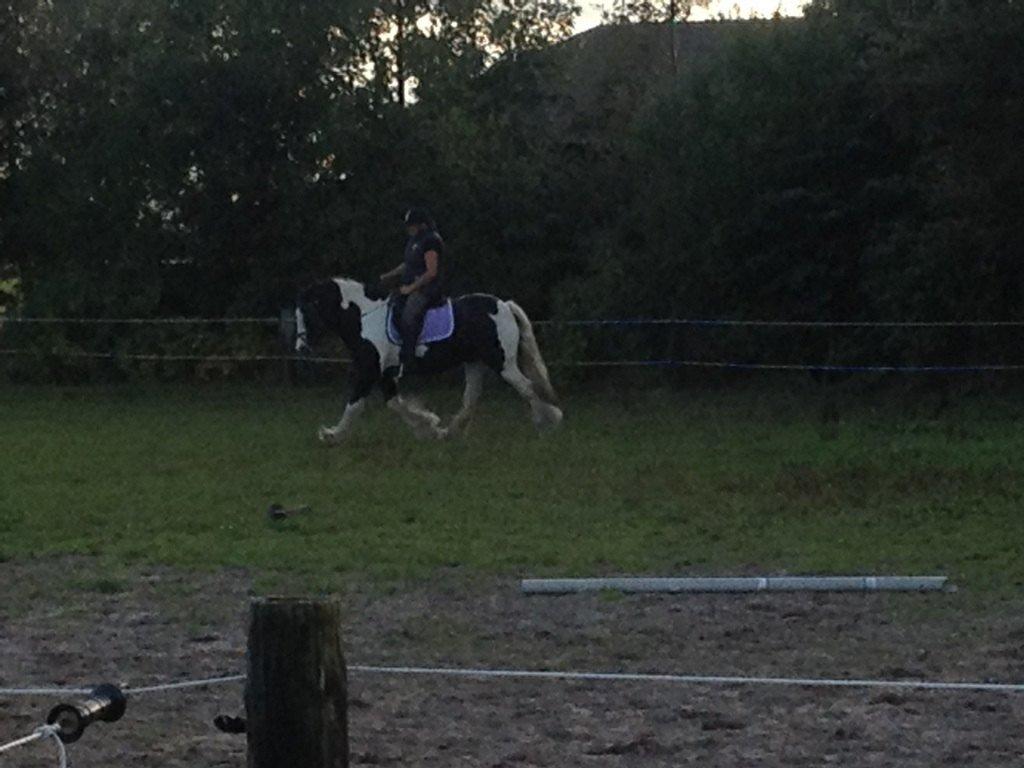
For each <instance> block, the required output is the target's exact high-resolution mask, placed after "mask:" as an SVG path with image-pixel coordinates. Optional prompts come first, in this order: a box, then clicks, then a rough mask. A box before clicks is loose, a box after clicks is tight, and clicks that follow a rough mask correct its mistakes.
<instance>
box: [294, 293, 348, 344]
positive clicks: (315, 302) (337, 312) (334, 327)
mask: <svg viewBox="0 0 1024 768" xmlns="http://www.w3.org/2000/svg"><path fill="white" fill-rule="evenodd" d="M341 303H342V296H341V288H340V287H339V286H338V283H337V282H336V281H334V280H325V281H323V282H319V283H314V284H313V285H311V286H309V287H308V288H305V289H304V290H302V291H301V292H300V293H299V297H298V299H297V300H296V302H295V351H296V352H298V353H300V354H302V353H306V352H310V351H311V348H312V347H313V346H314V345H316V344H318V343H319V342H320V340H321V339H322V338H323V336H324V334H325V333H327V332H328V331H334V332H335V333H339V334H340V333H341V330H342V328H341V323H342V307H341Z"/></svg>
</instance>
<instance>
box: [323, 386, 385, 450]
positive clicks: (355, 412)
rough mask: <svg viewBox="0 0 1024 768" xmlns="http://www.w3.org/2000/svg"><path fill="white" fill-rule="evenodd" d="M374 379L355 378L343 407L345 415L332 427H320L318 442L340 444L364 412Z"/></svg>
mask: <svg viewBox="0 0 1024 768" xmlns="http://www.w3.org/2000/svg"><path fill="white" fill-rule="evenodd" d="M375 378H376V377H374V376H372V375H369V374H366V373H363V374H359V375H357V376H356V378H355V380H354V382H353V384H352V394H351V395H350V396H349V399H348V403H347V404H346V405H345V413H344V414H342V417H341V421H339V422H338V423H337V424H335V425H334V426H333V427H328V426H326V425H325V426H322V427H320V429H319V430H317V437H319V438H320V442H322V443H328V444H330V445H336V444H337V443H339V442H341V439H342V438H343V437H344V436H345V435H346V434H347V433H348V431H349V430H350V429H351V428H352V422H353V421H355V420H356V418H357V417H358V416H359V414H360V413H362V412H363V411H364V410H366V401H367V399H368V398H369V396H370V393H371V392H372V391H373V385H374V384H375V383H376V381H375Z"/></svg>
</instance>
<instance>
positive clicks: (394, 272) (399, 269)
mask: <svg viewBox="0 0 1024 768" xmlns="http://www.w3.org/2000/svg"><path fill="white" fill-rule="evenodd" d="M404 267H405V265H404V264H399V265H398V266H397V267H395V268H394V269H392V270H391V271H390V272H385V273H384V274H383V275H381V276H380V281H381V282H382V283H384V282H387V281H388V280H393V279H394V278H396V277H400V276H401V274H402V270H403V269H404Z"/></svg>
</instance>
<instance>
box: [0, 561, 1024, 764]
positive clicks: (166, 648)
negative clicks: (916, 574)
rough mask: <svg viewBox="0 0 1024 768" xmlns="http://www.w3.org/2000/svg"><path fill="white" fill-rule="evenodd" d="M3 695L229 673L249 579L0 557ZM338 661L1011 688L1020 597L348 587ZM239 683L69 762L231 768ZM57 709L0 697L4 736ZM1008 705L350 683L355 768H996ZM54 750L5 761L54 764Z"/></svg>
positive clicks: (795, 690) (476, 582) (183, 697)
mask: <svg viewBox="0 0 1024 768" xmlns="http://www.w3.org/2000/svg"><path fill="white" fill-rule="evenodd" d="M0 583H2V585H3V586H2V589H3V594H2V600H0V687H5V686H19V685H25V684H30V685H47V686H48V685H69V686H83V685H84V686H88V685H91V684H93V683H97V682H104V681H113V682H118V683H122V684H125V685H135V686H139V685H146V684H150V683H153V682H161V681H171V680H177V679H184V678H194V677H206V676H216V675H228V674H237V673H239V672H241V671H243V669H244V648H245V629H246V627H245V622H246V613H247V607H248V601H249V597H250V596H251V594H252V591H253V579H252V577H251V575H250V574H247V573H246V572H244V571H238V570H235V571H221V572H216V573H213V572H200V573H190V572H183V571H174V570H170V569H165V568H138V569H136V570H135V571H134V573H133V574H132V576H131V578H130V579H126V580H104V579H102V578H97V576H96V574H95V565H94V564H93V563H91V562H90V561H89V560H87V559H82V558H78V559H66V558H65V559H59V560H56V559H50V560H39V561H34V562H28V563H26V562H7V563H3V564H0ZM342 600H343V602H344V604H345V606H346V611H347V614H348V616H349V617H350V622H349V626H348V627H347V628H346V637H347V649H346V653H347V658H348V661H349V663H350V664H366V665H380V664H396V665H444V666H473V667H500V668H508V667H520V668H531V669H579V670H589V671H641V672H664V673H679V674H720V675H764V676H805V677H858V678H886V679H928V680H972V681H973V680H991V681H1000V682H1022V681H1024V612H1022V611H1021V608H1022V607H1024V602H1022V601H1021V600H1019V599H1015V598H1010V599H1006V600H1003V601H1001V602H998V603H992V604H987V605H985V606H984V607H979V606H978V605H977V603H976V601H975V600H974V599H973V598H972V597H971V595H970V594H968V593H966V592H965V591H961V592H955V593H948V594H932V595H901V596H895V595H788V596H787V595H760V596H758V595H753V596H724V595H708V596H686V597H680V596H664V597H610V596H606V595H591V596H575V597H555V598H550V597H534V598H525V597H522V596H521V595H520V594H519V593H518V591H517V583H516V582H514V581H512V580H508V579H486V578H477V579H468V578H467V577H465V576H462V575H460V574H458V573H457V572H453V573H443V574H438V576H437V578H436V579H434V580H433V581H431V582H430V583H429V584H423V583H420V584H413V585H404V586H393V587H388V588H383V587H381V586H379V585H359V584H357V585H353V586H351V587H350V589H349V590H348V592H347V593H346V594H345V595H343V596H342ZM241 693H242V686H241V684H240V683H231V684H225V685H220V686H217V687H213V688H209V689H200V690H189V691H182V692H167V693H157V694H149V695H145V696H139V697H137V698H136V699H133V700H131V701H130V703H129V707H128V711H127V714H126V715H125V717H124V718H123V719H122V720H121V721H120V722H118V723H114V724H106V723H101V724H97V725H96V726H94V727H92V728H91V729H90V731H89V732H87V733H86V735H85V736H84V737H83V739H82V740H81V741H80V742H78V743H76V744H73V745H71V746H70V747H69V754H70V758H71V763H72V765H73V766H75V768H88V766H100V765H125V766H126V765H132V766H147V765H150V766H161V767H163V768H177V767H178V766H181V767H184V766H189V767H190V768H195V767H196V766H242V765H244V764H245V739H244V737H239V736H230V735H226V734H223V733H220V732H219V731H217V730H215V729H214V727H213V726H212V720H213V718H214V716H215V715H217V714H219V713H222V712H224V713H228V714H237V713H238V712H239V710H240V708H241ZM54 703H55V701H54V700H53V699H52V698H47V697H25V698H4V699H0V742H4V741H7V740H9V739H12V738H15V737H17V736H21V735H24V734H26V733H28V732H30V731H31V730H32V729H33V728H34V727H35V726H36V725H37V724H38V723H39V722H40V721H41V719H42V718H43V717H44V716H45V713H46V712H47V711H48V710H49V708H50V707H51V706H52V705H53V704H54ZM1022 725H1024V694H1018V693H973V692H939V691H921V692H918V691H911V692H908V691H894V690H866V689H835V690H832V689H830V690H823V689H812V688H806V687H774V686H772V687H747V686H719V687H707V686H690V685H677V684H668V683H593V682H588V683H566V682H561V681H539V680H538V681H522V680H507V681H506V680H503V681H477V680H463V679H448V678H425V677H416V678H412V677H395V676H384V675H369V674H365V673H363V674H355V673H353V674H351V676H350V733H351V754H352V763H353V764H354V765H395V766H398V765H408V766H490V767H492V768H498V767H499V766H506V767H508V768H520V767H522V768H526V767H529V766H538V767H539V766H544V767H545V768H549V767H550V768H562V767H564V766H623V767H624V766H682V765H701V766H787V767H790V766H812V765H813V766H821V765H833V764H834V765H842V766H919V767H921V768H924V767H925V766H928V767H929V768H933V767H934V766H943V765H950V766H1013V765H1020V764H1022V762H1024V727H1022ZM55 755H56V753H55V750H54V748H53V746H52V745H49V744H34V745H31V746H27V747H24V748H22V749H20V750H18V751H17V752H12V753H10V754H9V755H5V756H4V760H3V765H4V766H7V765H10V766H17V767H18V768H36V767H37V766H38V767H42V766H48V767H49V766H55V765H56V764H57V763H56V757H55Z"/></svg>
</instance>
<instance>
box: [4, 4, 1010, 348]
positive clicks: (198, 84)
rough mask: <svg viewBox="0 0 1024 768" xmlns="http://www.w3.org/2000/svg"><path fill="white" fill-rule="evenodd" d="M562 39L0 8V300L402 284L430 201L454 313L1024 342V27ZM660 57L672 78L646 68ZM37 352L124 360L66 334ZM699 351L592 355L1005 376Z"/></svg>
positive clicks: (365, 9)
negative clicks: (1017, 327)
mask: <svg viewBox="0 0 1024 768" xmlns="http://www.w3.org/2000/svg"><path fill="white" fill-rule="evenodd" d="M666 7H667V6H666ZM638 8H639V6H638ZM660 9H662V5H658V7H657V8H654V6H653V5H652V6H651V9H647V10H650V14H648V15H651V14H653V16H652V18H654V17H657V19H661V18H662V17H661V16H660V15H659V14H661V10H660ZM640 10H643V9H640ZM574 11H575V9H574V8H573V7H571V6H566V4H564V3H558V2H554V0H552V2H533V1H532V0H531V1H530V2H526V0H514V1H512V2H508V1H506V0H349V2H346V3H341V4H333V3H331V4H329V3H322V2H317V1H314V0H299V1H296V0H260V2H255V3H254V2H251V1H248V2H244V3H243V2H241V0H195V1H192V0H189V2H185V0H170V1H169V2H163V3H155V2H152V0H119V1H118V2H115V1H114V0H78V1H77V2H74V3H72V2H63V1H58V2H49V0H7V1H6V2H4V3H2V4H0V285H3V286H6V287H7V293H9V294H13V293H15V292H16V293H17V295H18V297H19V298H18V299H17V301H18V302H19V303H20V307H19V310H20V311H21V312H23V313H25V314H30V315H73V316H162V315H211V316H219V315H233V314H237V315H251V314H270V313H273V312H275V311H276V309H277V307H279V306H280V305H281V304H282V303H283V302H286V301H287V300H288V299H289V298H290V297H291V296H292V295H293V294H294V291H295V289H296V287H297V286H298V285H300V284H301V283H303V282H304V281H306V280H308V279H309V278H311V277H313V276H318V275H325V274H332V273H333V274H338V273H344V274H352V275H355V276H358V277H362V278H366V279H370V278H372V277H373V276H374V275H376V274H378V273H379V272H380V271H382V270H383V269H385V268H388V267H390V266H391V265H392V263H393V262H394V261H396V260H397V258H398V255H399V253H400V247H401V229H400V227H399V226H398V220H399V216H400V213H401V211H402V209H403V208H404V207H405V206H407V205H409V204H411V203H426V204H428V205H430V206H431V207H432V208H433V209H434V212H435V214H436V215H437V217H438V218H439V220H440V221H441V222H442V227H443V231H444V233H445V236H446V238H447V240H448V242H449V244H450V253H451V256H452V259H453V260H454V263H455V272H456V275H457V276H458V278H457V286H458V288H460V289H462V290H491V291H495V292H498V293H502V294H505V295H515V296H516V297H517V299H519V300H521V301H522V302H523V303H524V305H525V306H527V308H528V309H529V310H530V311H531V312H533V313H534V314H536V315H547V314H550V315H556V316H557V315H576V316H578V315H581V314H582V315H586V316H620V315H629V316H636V315H647V316H649V315H665V316H671V315H675V316H684V315H685V316H693V315H700V314H706V315H724V316H731V317H746V318H754V317H767V318H779V317H785V318H794V319H827V318H838V319H866V320H883V319H893V318H908V319H957V318H962V319H976V318H985V319H1017V318H1020V317H1021V310H1020V307H1021V300H1022V298H1024V296H1022V293H1024V271H1022V270H1024V268H1022V267H1021V262H1020V257H1019V255H1020V253H1021V252H1022V251H1024V235H1022V234H1021V230H1020V227H1019V225H1018V222H1019V221H1020V220H1021V214H1022V213H1024V192H1022V190H1024V154H1022V153H1021V151H1020V147H1021V146H1022V138H1024V136H1022V133H1021V132H1022V128H1021V126H1024V11H1022V10H1021V8H1020V6H1019V4H1017V3H1011V2H997V1H995V0H992V1H990V2H985V3H971V4H969V6H968V4H966V3H960V2H956V1H955V0H906V2H893V1H892V0H884V2H883V1H882V0H842V1H841V2H840V0H817V1H816V2H815V3H813V4H812V6H811V7H810V8H809V10H808V13H807V16H806V18H805V19H802V20H781V19H780V20H774V21H759V22H744V23H722V24H714V25H676V26H675V27H672V28H669V27H666V26H665V25H664V24H654V25H652V24H623V25H621V26H617V27H614V28H612V29H601V30H595V31H594V32H593V33H590V34H588V35H585V36H583V37H582V38H577V39H574V40H571V41H568V42H562V41H563V40H564V39H565V38H566V37H568V35H569V33H570V31H571V23H572V18H573V15H574ZM637 12H638V13H639V12H640V11H637ZM644 12H645V13H646V12H647V11H644ZM697 26H700V29H697V28H696V27H697ZM666 30H667V31H668V32H669V33H671V35H672V41H673V50H675V49H676V47H678V49H679V63H680V66H679V67H678V71H676V68H675V67H669V66H666V64H665V61H667V59H666V60H663V59H665V57H664V56H663V55H662V53H661V52H660V49H658V50H655V49H656V46H658V45H664V44H665V41H666V40H667V38H666V37H665V33H666ZM649 52H653V53H650V55H649V56H647V58H644V57H645V55H646V54H648V53H649ZM647 61H649V62H650V65H647V64H645V63H643V62H647ZM14 286H16V288H17V290H16V291H15V290H14V288H13V287H14ZM6 303H8V304H10V303H11V300H10V299H8V300H7V301H6ZM7 333H8V334H11V333H14V331H12V330H8V331H7ZM617 338H618V337H617ZM36 341H37V342H38V343H41V344H44V345H45V346H48V347H49V348H64V347H65V346H70V347H72V348H95V347H97V346H98V347H99V348H101V349H110V348H112V347H116V345H118V344H128V342H126V341H125V337H124V336H123V335H121V336H118V335H117V334H115V332H114V331H112V330H109V329H107V330H103V329H100V330H95V331H86V330H82V329H78V330H75V329H65V328H60V327H54V328H51V329H48V330H46V331H45V333H44V334H43V336H42V338H41V340H40V339H39V338H37V339H36ZM135 341H138V339H136V340H135ZM147 343H149V344H150V345H151V348H153V349H159V348H161V346H160V345H163V344H166V343H167V342H166V339H164V337H162V336H159V337H154V338H152V339H148V342H147ZM718 343H719V342H714V343H712V342H707V341H704V342H701V343H700V344H702V345H703V346H700V345H698V346H696V347H694V346H693V344H695V342H693V340H692V339H690V340H688V339H687V337H685V336H682V337H681V336H679V335H671V334H669V335H662V336H659V337H658V338H657V339H654V338H652V337H650V336H644V337H642V338H635V339H631V338H627V337H621V338H619V340H618V341H615V342H609V341H601V340H600V339H591V340H590V341H589V342H588V344H587V345H585V349H584V350H583V351H587V350H589V352H590V353H591V354H595V355H597V354H601V355H604V354H621V355H627V354H638V355H643V356H661V355H683V354H688V355H691V356H692V355H696V354H705V355H719V354H721V355H729V356H732V357H735V356H738V355H739V356H745V357H747V358H749V359H774V360H777V361H784V360H786V359H792V358H794V357H795V356H799V357H800V358H803V359H804V360H806V359H808V358H813V359H815V360H818V359H820V360H821V361H825V360H827V359H832V360H836V359H844V360H849V361H851V362H856V361H868V360H869V359H871V358H873V359H874V360H877V359H878V358H879V357H880V356H884V357H885V358H886V359H887V360H888V361H891V362H922V361H927V362H941V361H961V362H963V361H965V360H967V359H974V360H977V361H982V360H984V361H988V362H995V361H998V360H999V359H1001V358H1003V357H1007V356H1009V355H1011V354H1012V352H1013V350H1015V349H1016V346H1015V344H1014V342H1013V340H1012V339H1011V338H1009V336H1008V334H1006V335H1000V334H998V333H995V332H991V333H986V334H985V335H984V336H982V335H980V334H977V333H973V332H972V333H970V334H968V333H959V334H955V333H940V332H935V333H921V334H918V335H915V336H914V337H913V338H911V337H910V336H908V335H907V334H906V333H905V332H901V333H895V332H891V331H884V332H883V331H879V332H875V333H863V334H860V335H846V336H843V337H842V338H837V337H835V336H828V337H825V336H818V337H815V338H814V339H810V340H807V341H806V343H803V342H801V343H799V344H797V343H794V340H793V338H792V337H783V336H781V335H774V336H759V337H753V336H744V337H742V338H739V337H735V336H734V337H729V338H727V339H725V340H723V341H721V342H720V343H721V344H722V345H723V346H721V347H718V346H715V344H718ZM62 345H63V346H62ZM725 345H727V346H725ZM192 348H195V344H193V347H192Z"/></svg>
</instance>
